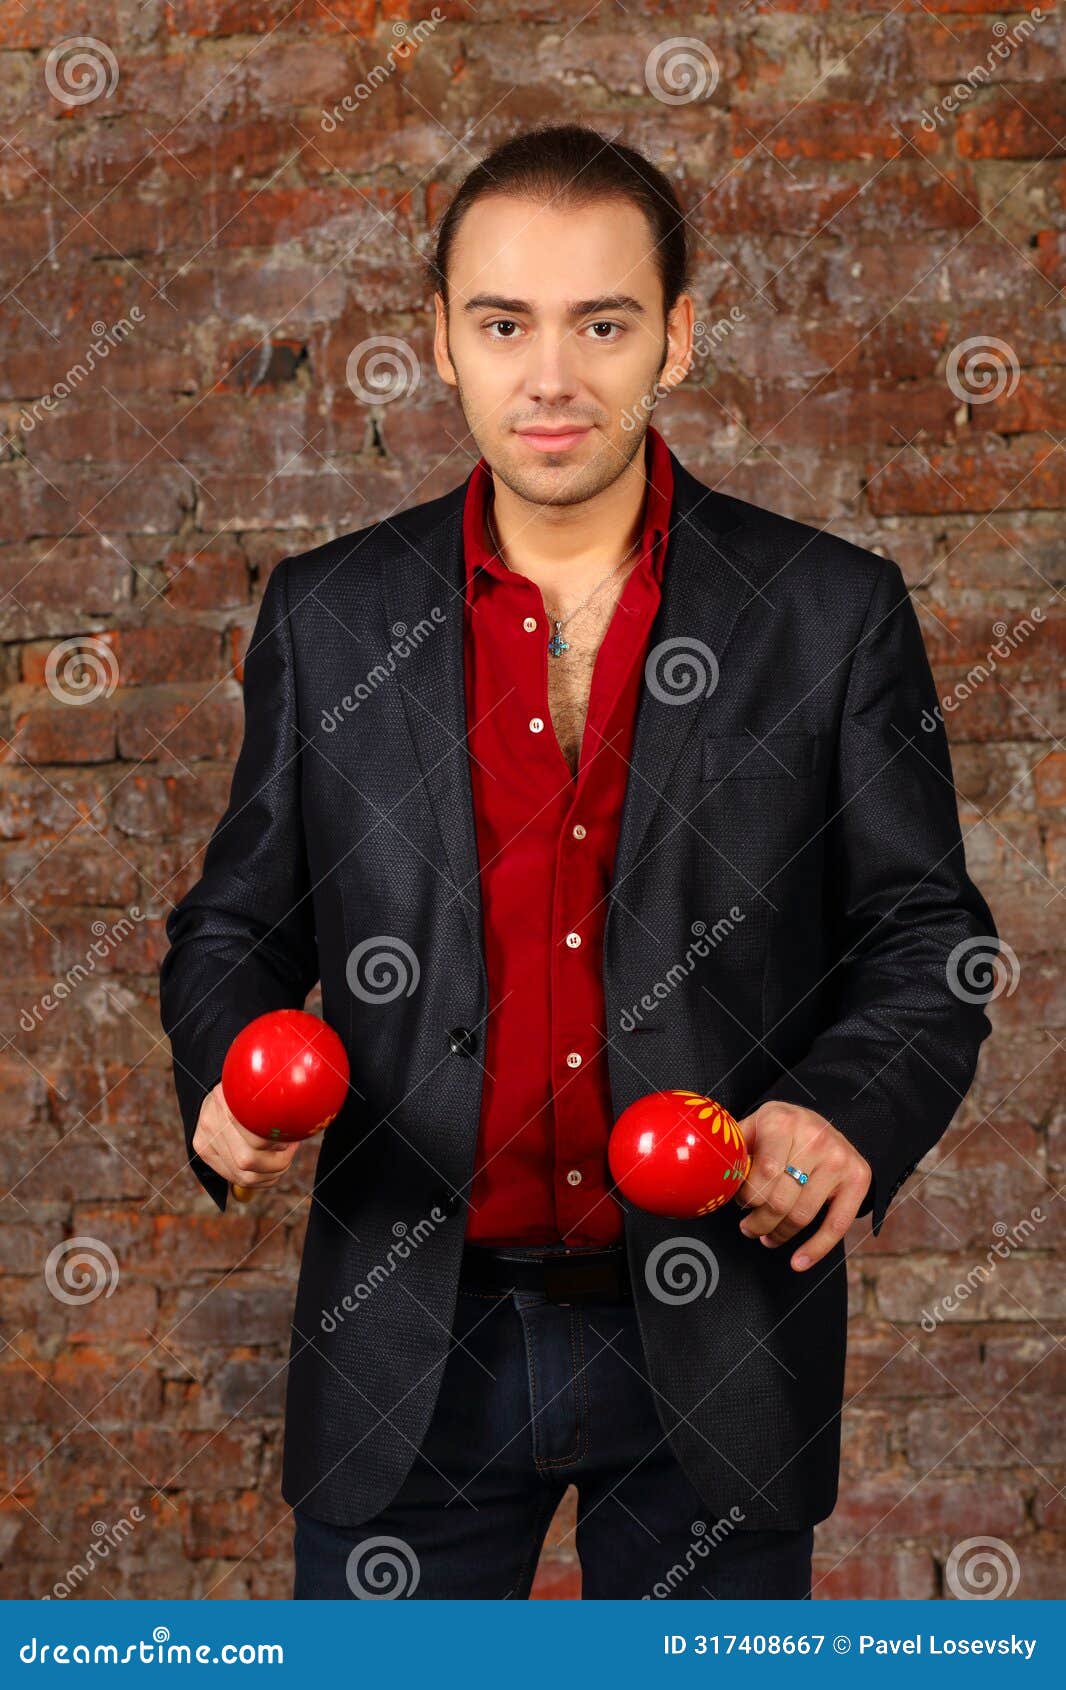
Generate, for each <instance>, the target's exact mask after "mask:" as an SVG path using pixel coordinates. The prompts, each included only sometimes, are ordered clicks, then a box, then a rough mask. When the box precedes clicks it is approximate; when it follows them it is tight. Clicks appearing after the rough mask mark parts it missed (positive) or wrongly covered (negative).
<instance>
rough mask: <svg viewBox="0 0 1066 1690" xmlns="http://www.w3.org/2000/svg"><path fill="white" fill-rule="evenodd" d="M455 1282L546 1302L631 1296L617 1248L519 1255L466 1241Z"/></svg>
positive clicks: (472, 1288) (618, 1299)
mask: <svg viewBox="0 0 1066 1690" xmlns="http://www.w3.org/2000/svg"><path fill="white" fill-rule="evenodd" d="M459 1283H460V1285H461V1286H464V1287H465V1288H466V1289H467V1290H470V1291H496V1292H499V1293H504V1292H507V1291H540V1292H542V1293H543V1295H544V1296H545V1297H547V1299H548V1301H549V1302H550V1303H588V1302H623V1301H626V1300H628V1299H630V1298H631V1297H632V1294H633V1293H632V1286H631V1283H630V1278H629V1267H628V1264H627V1262H626V1252H625V1250H624V1249H623V1248H622V1247H621V1246H618V1247H617V1248H615V1249H609V1250H567V1251H565V1252H564V1251H554V1252H545V1253H543V1254H517V1253H514V1252H508V1251H507V1250H504V1249H497V1250H493V1249H490V1248H489V1247H488V1246H486V1245H484V1244H466V1245H464V1247H463V1259H462V1266H461V1269H460V1273H459Z"/></svg>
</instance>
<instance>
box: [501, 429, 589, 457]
mask: <svg viewBox="0 0 1066 1690" xmlns="http://www.w3.org/2000/svg"><path fill="white" fill-rule="evenodd" d="M591 432H592V428H591V424H588V423H580V424H576V425H574V426H573V427H571V428H520V429H519V430H518V435H519V438H520V439H522V440H524V441H525V443H526V445H527V446H531V447H532V448H533V450H534V451H535V452H568V451H569V450H570V449H571V447H573V446H576V445H577V444H578V443H579V441H582V440H584V438H585V436H586V435H587V434H591Z"/></svg>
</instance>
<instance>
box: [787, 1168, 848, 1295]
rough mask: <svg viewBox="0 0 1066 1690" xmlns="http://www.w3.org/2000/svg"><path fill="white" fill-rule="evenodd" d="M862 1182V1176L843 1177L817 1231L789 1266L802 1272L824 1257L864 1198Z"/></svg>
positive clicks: (802, 1246)
mask: <svg viewBox="0 0 1066 1690" xmlns="http://www.w3.org/2000/svg"><path fill="white" fill-rule="evenodd" d="M863 1191H864V1181H863V1179H862V1176H861V1175H860V1176H858V1177H856V1176H854V1175H851V1176H849V1177H848V1178H847V1179H845V1180H844V1182H843V1184H842V1185H841V1187H840V1189H839V1190H838V1192H837V1194H836V1196H835V1197H834V1198H833V1200H832V1202H831V1203H830V1205H829V1208H828V1209H827V1210H826V1214H825V1219H824V1220H823V1222H822V1224H821V1226H820V1227H819V1228H818V1231H817V1232H816V1233H814V1235H813V1236H812V1237H811V1238H808V1240H807V1242H806V1244H803V1245H801V1246H800V1248H799V1249H798V1250H797V1251H796V1253H795V1255H794V1256H793V1257H792V1266H793V1267H794V1268H796V1269H797V1271H798V1272H800V1273H802V1272H803V1270H804V1269H805V1268H809V1267H813V1266H814V1264H815V1262H820V1261H821V1260H822V1257H823V1256H827V1255H828V1254H829V1252H830V1250H831V1249H832V1248H833V1246H834V1245H835V1244H839V1243H840V1240H841V1239H842V1238H843V1237H844V1234H845V1233H846V1232H847V1230H848V1228H849V1226H851V1224H852V1222H853V1221H854V1219H855V1216H856V1215H857V1214H858V1212H859V1204H860V1203H861V1202H862V1199H863Z"/></svg>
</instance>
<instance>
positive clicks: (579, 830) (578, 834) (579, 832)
mask: <svg viewBox="0 0 1066 1690" xmlns="http://www.w3.org/2000/svg"><path fill="white" fill-rule="evenodd" d="M584 837H585V829H584V828H583V827H582V825H581V823H580V822H575V823H574V838H575V839H584Z"/></svg>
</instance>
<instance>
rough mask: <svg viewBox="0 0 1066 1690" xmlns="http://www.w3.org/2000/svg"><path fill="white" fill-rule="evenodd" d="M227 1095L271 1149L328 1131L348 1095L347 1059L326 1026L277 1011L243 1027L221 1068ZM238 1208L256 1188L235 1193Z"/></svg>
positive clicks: (236, 1188)
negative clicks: (267, 1141)
mask: <svg viewBox="0 0 1066 1690" xmlns="http://www.w3.org/2000/svg"><path fill="white" fill-rule="evenodd" d="M222 1095H223V1097H224V1098H225V1100H226V1106H227V1108H228V1109H229V1112H230V1114H231V1115H232V1116H233V1117H234V1119H235V1120H236V1121H237V1122H239V1124H240V1125H241V1126H242V1127H245V1128H246V1129H247V1131H248V1132H250V1133H255V1134H256V1135H257V1137H259V1138H265V1139H269V1140H270V1142H271V1143H272V1144H291V1143H293V1142H294V1141H297V1140H300V1139H305V1138H310V1137H311V1136H312V1134H313V1133H317V1132H320V1131H321V1130H322V1128H323V1127H328V1126H329V1123H330V1122H331V1121H332V1120H333V1118H334V1116H335V1115H336V1114H337V1113H338V1111H339V1109H340V1107H341V1105H342V1104H343V1102H344V1100H345V1098H346V1097H347V1095H348V1053H347V1051H346V1050H345V1048H344V1045H343V1044H342V1043H341V1040H340V1039H339V1038H338V1036H337V1034H336V1033H335V1032H334V1031H333V1028H332V1027H330V1026H329V1025H328V1024H327V1023H326V1022H325V1021H323V1020H321V1019H320V1017H319V1016H317V1015H309V1014H308V1013H307V1012H306V1011H305V1010H302V1009H274V1010H270V1011H269V1012H268V1013H267V1014H266V1015H257V1016H256V1018H255V1020H254V1021H249V1023H248V1025H247V1026H246V1027H242V1028H241V1030H240V1032H239V1033H238V1034H237V1037H236V1038H235V1039H234V1040H233V1043H232V1044H231V1045H230V1047H229V1050H228V1051H227V1052H226V1060H225V1062H224V1063H223V1065H222ZM230 1190H231V1191H232V1192H233V1195H234V1197H235V1198H236V1199H237V1201H238V1202H239V1203H246V1202H247V1201H248V1199H249V1198H250V1197H251V1196H252V1195H253V1191H252V1188H250V1187H249V1186H245V1185H231V1187H230Z"/></svg>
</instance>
